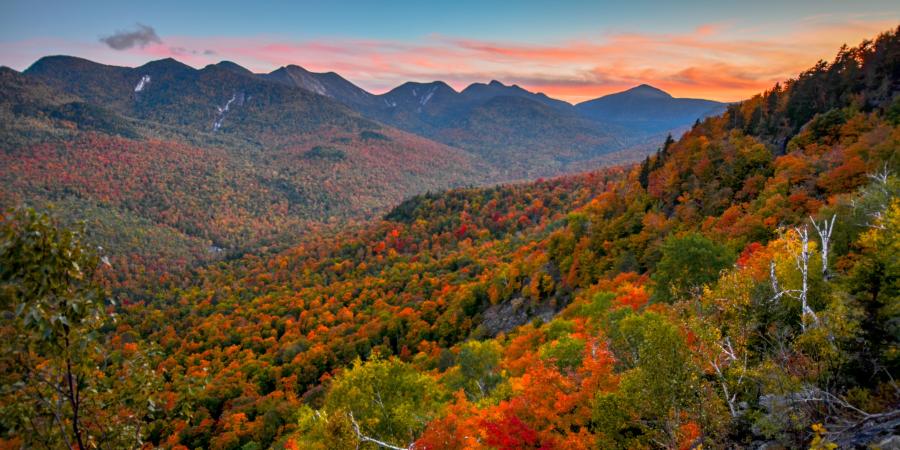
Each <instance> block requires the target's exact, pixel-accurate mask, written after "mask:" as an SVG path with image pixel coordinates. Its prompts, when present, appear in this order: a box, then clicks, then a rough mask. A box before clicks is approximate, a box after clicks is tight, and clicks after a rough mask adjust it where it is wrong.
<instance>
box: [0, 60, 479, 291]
mask: <svg viewBox="0 0 900 450" xmlns="http://www.w3.org/2000/svg"><path fill="white" fill-rule="evenodd" d="M70 64H71V66H70ZM144 75H147V76H148V79H149V81H148V79H144V78H143V77H144ZM141 80H144V81H143V84H141ZM45 82H47V83H49V85H48V84H45ZM70 83H71V84H70ZM134 83H137V84H134ZM137 87H140V89H137V90H136V88H137ZM0 92H2V94H0V118H2V119H3V121H4V123H5V124H6V125H5V126H4V127H3V129H2V131H0V142H2V143H4V144H6V145H4V150H3V152H2V153H0V160H2V161H0V166H2V167H3V168H4V170H3V171H0V182H2V185H3V187H2V188H0V207H3V208H6V207H11V206H15V205H18V204H23V203H24V204H29V205H33V206H37V207H41V208H44V207H48V206H49V205H51V204H57V205H59V207H58V208H57V209H56V214H57V215H59V216H60V218H61V219H63V221H64V222H66V223H74V222H77V221H80V220H85V221H87V222H88V223H92V224H95V226H94V227H92V228H93V229H96V230H103V231H102V232H99V231H98V233H97V234H94V235H92V237H93V238H95V239H96V240H95V243H96V244H98V245H102V246H103V247H104V248H106V249H107V251H109V252H110V256H111V259H112V260H113V262H115V263H118V264H121V265H123V266H125V267H129V269H128V270H126V271H122V272H119V275H120V276H121V279H120V281H121V282H122V283H123V284H124V285H126V286H128V287H135V286H137V285H139V284H140V283H145V282H146V281H147V280H146V279H144V278H143V277H145V276H146V277H149V278H151V279H152V278H153V277H155V276H158V275H159V274H161V273H164V272H166V271H168V270H171V267H173V266H182V267H183V266H184V265H190V264H192V263H193V262H195V261H204V260H210V259H217V258H221V257H222V256H225V255H230V254H240V253H241V252H244V251H247V250H254V249H255V250H258V249H261V248H265V246H267V245H275V246H278V245H283V243H284V242H290V241H291V240H293V239H295V238H296V237H297V236H298V235H301V234H303V233H306V232H307V231H308V229H309V228H310V227H316V226H319V225H318V224H324V223H328V222H329V221H335V220H341V221H343V220H354V219H360V218H365V217H370V216H371V215H373V214H377V213H380V212H383V211H384V210H386V209H387V208H389V207H390V206H392V205H394V204H396V203H397V202H399V201H400V200H402V199H403V198H406V197H408V196H410V195H413V194H416V193H421V192H426V191H432V190H438V189H444V188H447V187H451V186H460V185H467V184H481V183H485V182H486V181H488V180H489V179H490V178H491V177H492V172H491V169H490V168H489V167H488V166H487V165H486V164H484V163H483V162H482V161H481V160H480V159H479V158H477V157H475V156H473V155H470V154H468V153H466V152H464V151H461V150H459V149H456V148H452V147H448V146H446V145H442V144H439V143H437V142H434V141H430V140H428V139H425V138H422V137H419V136H415V135H411V134H409V133H406V132H403V131H400V130H396V129H393V128H391V127H387V126H383V125H381V124H378V123H375V122H373V121H372V120H370V119H365V118H362V117H360V116H359V115H358V114H356V113H354V112H353V111H351V110H349V109H348V108H346V107H344V106H343V105H340V104H338V103H336V102H333V101H332V100H329V99H328V98H326V97H323V96H319V95H317V94H313V93H309V92H307V91H305V90H301V89H297V88H291V87H288V86H283V85H281V84H276V83H271V82H268V81H263V80H259V79H257V78H256V76H255V75H252V74H251V75H247V74H246V73H244V72H242V71H240V70H236V69H235V68H234V67H231V66H229V65H227V64H220V65H217V66H211V67H207V68H204V69H202V70H194V69H191V68H189V67H187V66H183V65H181V64H179V63H176V62H173V61H167V60H163V61H157V62H154V63H150V64H147V65H145V66H142V67H140V68H137V69H125V68H116V67H109V66H102V65H98V64H94V63H90V62H87V61H84V60H78V59H73V58H48V59H45V60H41V61H39V62H38V63H36V64H35V66H33V67H32V70H31V71H30V72H28V73H24V74H22V73H18V72H15V71H13V70H11V69H7V68H0ZM230 92H231V93H230ZM238 93H242V94H244V95H243V98H244V101H243V103H241V102H240V101H239V100H237V99H236V100H233V101H232V103H231V104H230V106H229V107H228V108H225V107H224V106H222V105H223V104H222V103H219V108H220V109H221V110H222V111H219V109H215V110H213V108H215V107H216V105H215V104H214V102H215V101H216V99H218V98H225V97H226V96H228V95H230V96H232V97H231V98H236V97H238ZM81 95H84V96H85V97H81ZM225 104H228V103H227V102H226V103H225ZM217 124H218V125H217ZM76 205H77V206H76ZM141 230H144V231H141ZM141 235H143V236H145V237H147V239H144V238H141V237H138V236H141ZM150 236H155V237H153V238H150ZM167 240H168V243H167V244H161V242H163V241H167ZM141 280H142V281H141Z"/></svg>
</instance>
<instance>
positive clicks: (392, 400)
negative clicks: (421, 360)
mask: <svg viewBox="0 0 900 450" xmlns="http://www.w3.org/2000/svg"><path fill="white" fill-rule="evenodd" d="M443 400H444V399H443V392H442V391H441V389H440V388H439V386H438V385H437V383H435V382H434V380H433V379H432V378H431V377H430V376H428V375H426V374H422V373H419V372H418V371H417V370H416V369H415V368H414V367H412V366H410V365H408V364H406V363H404V362H402V361H399V360H396V359H381V358H379V357H373V358H372V359H370V360H369V361H366V362H362V361H361V360H359V359H357V360H356V362H355V363H354V364H353V367H352V368H351V369H349V370H347V371H346V372H344V373H342V374H341V375H339V376H338V377H336V378H335V380H334V384H333V385H332V386H331V389H330V390H329V391H328V394H327V396H326V397H325V405H324V408H323V409H322V411H317V412H315V413H313V415H315V416H316V417H318V418H320V419H319V420H318V421H316V420H309V421H307V423H306V424H305V425H303V426H301V428H305V430H303V429H301V433H303V434H304V435H310V436H331V437H329V439H337V440H341V441H342V442H346V441H347V440H348V434H349V438H350V439H351V440H352V439H353V438H355V439H356V441H357V443H358V444H360V445H362V447H361V448H367V447H365V445H367V444H371V445H374V446H376V447H388V448H407V447H409V446H410V445H411V444H412V442H413V441H414V440H415V439H416V437H417V436H418V435H419V433H421V432H422V430H424V429H425V425H426V424H427V423H428V422H429V421H430V420H431V419H432V418H434V417H435V416H436V414H437V413H438V412H439V410H440V406H441V405H442V404H443ZM326 418H327V420H326ZM336 424H343V425H336ZM323 427H326V428H328V427H330V428H333V429H337V430H342V431H341V432H340V433H336V434H335V433H334V432H331V433H328V432H322V430H321V428H323ZM350 433H352V434H350ZM318 444H322V443H318ZM324 444H328V443H327V442H326V443H324ZM326 447H327V445H326Z"/></svg>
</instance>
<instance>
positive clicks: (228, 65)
mask: <svg viewBox="0 0 900 450" xmlns="http://www.w3.org/2000/svg"><path fill="white" fill-rule="evenodd" d="M215 66H216V67H220V68H222V69H226V70H230V71H232V72H236V73H242V74H252V73H253V72H250V70H248V69H247V68H246V67H244V66H242V65H240V64H238V63H235V62H232V61H219V63H218V64H215Z"/></svg>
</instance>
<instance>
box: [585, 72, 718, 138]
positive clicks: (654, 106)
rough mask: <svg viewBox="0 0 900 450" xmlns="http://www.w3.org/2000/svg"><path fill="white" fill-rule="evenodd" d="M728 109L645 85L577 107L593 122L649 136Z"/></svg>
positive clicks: (709, 101) (714, 103) (716, 103)
mask: <svg viewBox="0 0 900 450" xmlns="http://www.w3.org/2000/svg"><path fill="white" fill-rule="evenodd" d="M725 106H726V105H725V104H724V103H720V102H715V101H712V100H701V99H693V98H674V97H672V96H671V95H669V94H668V93H666V92H664V91H662V90H659V89H657V88H655V87H653V86H649V85H646V84H642V85H640V86H637V87H634V88H631V89H628V90H627V91H623V92H619V93H615V94H610V95H606V96H603V97H600V98H596V99H593V100H588V101H585V102H582V103H579V104H577V105H575V107H576V108H577V109H578V111H580V112H581V113H582V114H584V115H585V116H586V117H589V118H591V119H593V120H597V121H600V122H603V123H613V124H616V125H620V126H623V127H627V128H629V129H632V130H636V131H640V132H644V133H648V134H653V133H661V132H666V131H670V130H674V129H676V128H680V127H684V126H686V125H689V124H692V123H694V122H695V121H696V120H700V119H703V118H705V117H707V116H713V115H717V114H720V113H721V112H722V111H724V110H725Z"/></svg>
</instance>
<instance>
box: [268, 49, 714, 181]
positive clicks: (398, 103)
mask: <svg viewBox="0 0 900 450" xmlns="http://www.w3.org/2000/svg"><path fill="white" fill-rule="evenodd" d="M260 76H261V77H263V78H266V79H269V80H274V81H278V82H281V83H284V84H288V85H292V86H296V87H300V88H303V89H306V90H309V91H311V92H316V93H318V94H321V95H324V96H327V97H330V98H333V99H335V100H337V101H339V102H341V103H343V104H345V105H347V106H349V107H351V108H353V109H354V110H356V111H358V112H359V113H360V114H362V115H363V116H365V117H369V118H372V119H374V120H377V121H379V122H382V123H386V124H390V125H393V126H395V127H397V128H400V129H403V130H406V131H409V132H413V133H416V134H420V135H422V136H426V137H428V138H431V139H434V140H437V141H440V142H443V143H445V144H448V145H453V146H457V147H460V148H463V149H466V150H468V151H470V152H472V153H475V154H478V155H480V156H482V157H483V158H485V159H486V160H487V161H488V162H491V163H493V164H495V165H497V166H498V167H499V168H500V169H501V170H502V171H503V172H504V173H506V174H507V175H509V176H511V177H523V176H524V177H529V176H539V175H545V174H548V173H560V172H569V171H573V170H583V169H585V168H586V167H585V165H586V164H594V163H595V162H596V161H598V160H600V161H602V160H603V155H605V154H609V153H610V152H614V151H621V150H624V149H632V150H633V152H634V153H640V152H642V151H646V150H647V149H649V148H652V147H654V146H656V145H658V142H657V141H661V140H662V139H663V138H664V137H665V134H666V133H667V132H676V133H677V132H680V131H682V130H684V129H685V128H686V127H687V126H689V125H691V124H693V123H694V121H696V120H697V119H700V118H704V117H707V116H709V115H714V114H718V113H721V112H722V111H723V110H724V108H725V104H724V103H720V102H715V101H711V100H701V99H681V98H674V97H672V96H671V95H669V94H667V93H665V92H663V91H661V90H659V89H656V88H653V87H651V86H648V85H641V86H638V87H636V88H633V89H629V90H627V91H624V92H620V93H616V94H611V95H607V96H604V97H600V98H597V99H594V100H590V101H587V102H584V103H580V104H578V105H576V106H573V105H571V104H569V103H567V102H564V101H562V100H557V99H553V98H550V97H548V96H546V95H545V94H542V93H534V92H530V91H528V90H525V89H523V88H521V87H519V86H516V85H512V86H509V85H505V84H503V83H501V82H499V81H496V80H493V81H491V82H490V83H473V84H471V85H469V86H468V87H466V88H465V89H463V90H462V91H460V92H457V91H456V90H454V89H453V88H452V87H450V86H449V85H447V84H446V83H444V82H442V81H433V82H428V83H420V82H406V83H404V84H402V85H400V86H398V87H396V88H394V89H392V90H390V91H388V92H386V93H384V94H380V95H375V94H371V93H369V92H367V91H365V90H363V89H362V88H360V87H358V86H356V85H354V84H353V83H351V82H350V81H348V80H346V79H344V78H343V77H341V76H340V75H338V74H336V73H333V72H329V73H315V72H310V71H307V70H305V69H303V68H302V67H299V66H295V65H291V66H287V67H282V68H280V69H278V70H276V71H274V72H272V73H269V74H264V75H260ZM588 161H591V163H588Z"/></svg>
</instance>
